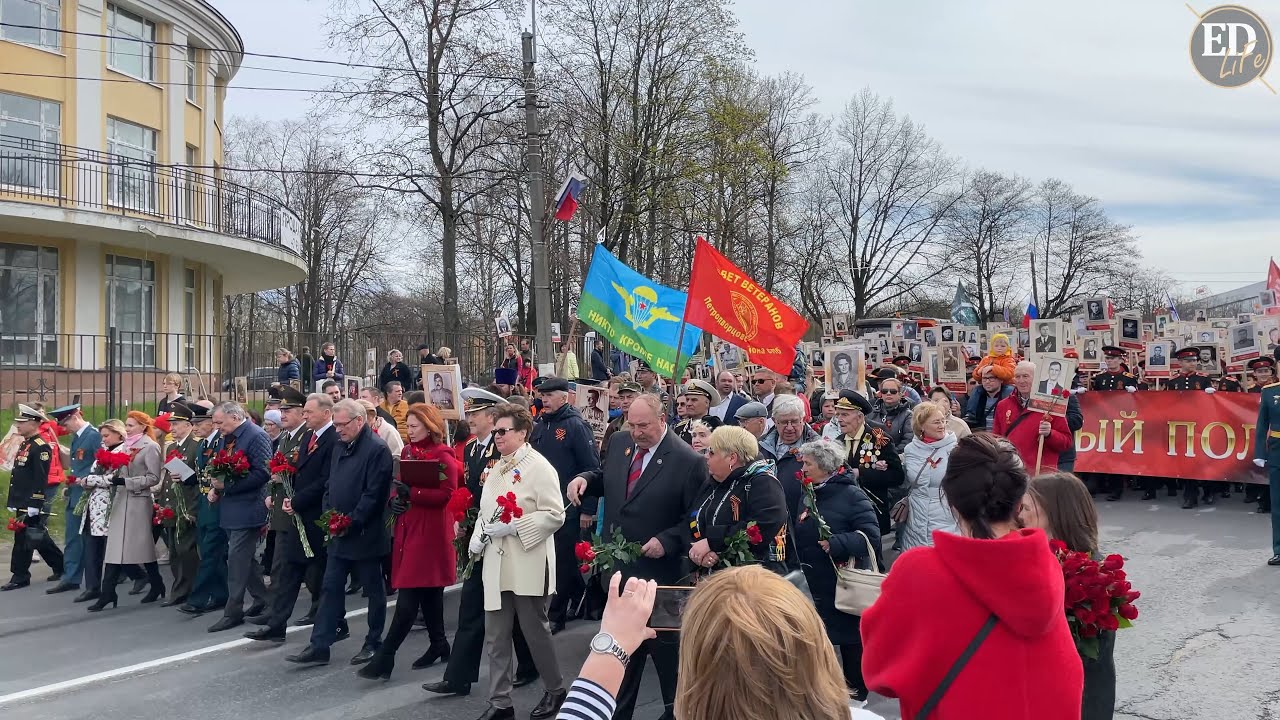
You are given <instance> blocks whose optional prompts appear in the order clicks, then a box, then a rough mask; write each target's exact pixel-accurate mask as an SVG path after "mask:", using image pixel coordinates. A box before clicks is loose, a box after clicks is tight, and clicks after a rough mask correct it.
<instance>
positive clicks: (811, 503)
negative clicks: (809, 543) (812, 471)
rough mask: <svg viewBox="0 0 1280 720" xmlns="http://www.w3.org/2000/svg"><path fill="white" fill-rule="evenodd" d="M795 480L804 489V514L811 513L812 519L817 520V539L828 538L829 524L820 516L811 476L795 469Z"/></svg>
mask: <svg viewBox="0 0 1280 720" xmlns="http://www.w3.org/2000/svg"><path fill="white" fill-rule="evenodd" d="M796 480H799V481H800V487H802V488H803V489H804V498H803V500H802V503H803V505H804V509H805V514H808V515H812V516H813V519H815V520H817V521H818V539H819V540H830V539H831V526H830V525H828V524H827V521H826V520H824V519H823V518H822V513H819V512H818V493H817V491H816V490H815V489H814V487H813V478H811V477H809V476H808V475H805V474H804V473H803V472H800V471H799V470H797V471H796ZM802 517H803V515H802Z"/></svg>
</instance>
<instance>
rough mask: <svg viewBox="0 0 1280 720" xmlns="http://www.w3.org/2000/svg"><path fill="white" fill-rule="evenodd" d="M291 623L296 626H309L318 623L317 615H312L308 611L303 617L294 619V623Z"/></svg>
mask: <svg viewBox="0 0 1280 720" xmlns="http://www.w3.org/2000/svg"><path fill="white" fill-rule="evenodd" d="M290 624H291V625H293V626H294V627H306V626H308V625H315V624H316V616H315V615H312V614H311V613H307V614H306V615H303V616H302V617H300V618H298V619H297V620H294V621H293V622H292V623H290Z"/></svg>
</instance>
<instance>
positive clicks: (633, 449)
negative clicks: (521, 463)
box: [568, 393, 708, 720]
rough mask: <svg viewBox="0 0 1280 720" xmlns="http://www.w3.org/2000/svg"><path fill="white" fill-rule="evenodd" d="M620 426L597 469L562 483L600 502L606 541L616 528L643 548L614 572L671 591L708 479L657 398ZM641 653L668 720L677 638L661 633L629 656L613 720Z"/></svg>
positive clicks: (622, 710)
mask: <svg viewBox="0 0 1280 720" xmlns="http://www.w3.org/2000/svg"><path fill="white" fill-rule="evenodd" d="M627 425H628V427H629V429H628V430H626V431H620V432H617V433H614V435H613V437H612V438H610V440H609V447H608V449H607V450H606V452H605V460H604V463H603V465H602V466H601V467H600V468H598V469H595V470H591V471H590V472H586V473H583V474H582V475H579V476H578V477H576V478H574V479H573V482H571V483H569V490H568V497H569V500H570V501H571V502H573V503H578V502H581V500H582V498H583V496H587V495H590V496H595V497H602V498H604V513H605V517H604V536H605V537H612V535H613V530H614V529H615V528H617V529H619V530H621V531H622V535H623V537H625V538H626V539H627V540H629V541H631V542H635V543H639V544H640V545H642V546H643V547H644V550H643V554H644V556H643V557H641V558H639V559H638V560H636V562H635V563H633V564H631V565H628V566H625V567H623V568H621V571H622V572H623V573H624V574H625V575H634V576H635V577H638V578H642V579H646V580H656V581H657V582H658V584H659V585H674V584H677V583H678V581H679V580H680V579H681V576H682V575H684V572H683V560H684V557H685V553H686V552H687V548H686V547H685V546H686V542H685V540H686V535H687V530H688V524H689V516H688V512H689V509H690V508H691V507H692V505H693V502H694V500H695V499H696V497H697V495H698V492H699V490H700V489H701V488H702V486H703V485H704V484H705V483H706V482H707V481H708V475H707V460H706V458H704V457H702V456H701V455H699V454H698V453H697V452H696V451H695V450H694V449H693V448H691V447H689V445H687V444H686V443H684V442H683V441H681V440H680V438H678V437H676V435H675V433H673V432H671V431H670V430H669V429H668V428H667V422H666V418H665V414H664V408H663V407H662V401H661V400H659V398H658V396H656V395H652V394H647V393H646V394H644V395H641V396H639V397H637V398H636V399H635V401H634V402H632V404H631V408H630V409H629V410H628V411H627ZM648 655H653V664H654V667H655V668H656V669H657V671H658V682H659V685H660V686H661V688H662V700H663V702H664V703H665V704H666V712H665V713H664V715H663V717H664V718H668V719H669V718H672V717H673V714H672V713H673V710H672V707H673V704H674V703H675V694H676V678H677V670H678V664H679V637H678V635H677V633H662V634H660V635H659V637H658V639H657V640H650V641H647V642H645V643H644V644H643V645H641V646H640V647H639V649H637V650H636V652H635V653H633V654H632V655H631V663H630V664H629V665H628V666H627V670H626V674H625V675H624V676H623V680H622V687H621V688H620V689H619V691H618V707H617V710H616V711H615V712H614V715H613V717H614V718H615V720H631V716H632V713H633V712H634V711H635V704H636V696H637V694H638V692H639V689H640V680H641V677H642V674H643V672H644V665H645V663H644V660H645V657H646V656H648Z"/></svg>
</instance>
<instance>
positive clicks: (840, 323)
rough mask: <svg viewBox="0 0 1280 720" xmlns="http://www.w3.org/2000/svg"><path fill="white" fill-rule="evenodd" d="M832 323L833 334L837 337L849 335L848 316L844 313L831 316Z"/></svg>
mask: <svg viewBox="0 0 1280 720" xmlns="http://www.w3.org/2000/svg"><path fill="white" fill-rule="evenodd" d="M831 320H832V322H833V323H834V324H835V334H836V336H837V337H843V336H845V335H848V334H849V316H848V315H845V314H844V313H837V314H835V315H832V316H831Z"/></svg>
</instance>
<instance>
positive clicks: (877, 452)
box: [836, 390, 906, 535]
mask: <svg viewBox="0 0 1280 720" xmlns="http://www.w3.org/2000/svg"><path fill="white" fill-rule="evenodd" d="M840 410H861V411H862V414H863V416H864V417H865V416H866V415H867V414H868V413H870V411H871V403H870V401H868V400H867V399H866V398H864V397H862V395H860V394H859V393H856V392H854V391H852V390H841V391H840V398H839V399H838V400H836V411H837V412H839V411H840ZM836 443H837V444H838V445H840V446H841V447H843V448H844V449H845V455H846V457H845V466H846V467H848V468H849V469H850V470H852V471H853V472H851V473H850V474H851V475H853V476H854V478H855V479H856V480H857V483H858V487H861V488H862V490H863V491H864V492H866V494H867V497H869V498H871V504H872V506H874V507H875V509H876V518H877V519H878V520H879V521H880V534H881V535H884V534H885V533H887V532H889V526H890V523H889V520H890V518H889V510H890V509H892V507H893V503H892V501H891V500H890V497H891V496H892V495H893V493H895V492H897V491H898V490H899V489H901V487H902V483H903V481H904V480H905V479H906V474H905V470H904V469H903V467H902V458H901V457H900V456H899V455H898V451H897V449H896V448H894V445H893V438H891V437H890V436H889V433H888V431H887V430H885V428H884V426H882V425H879V424H877V423H875V422H872V421H870V420H864V421H863V425H862V430H861V431H859V432H858V434H857V436H856V437H850V436H848V435H846V434H845V433H841V434H840V436H839V437H838V438H836Z"/></svg>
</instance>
